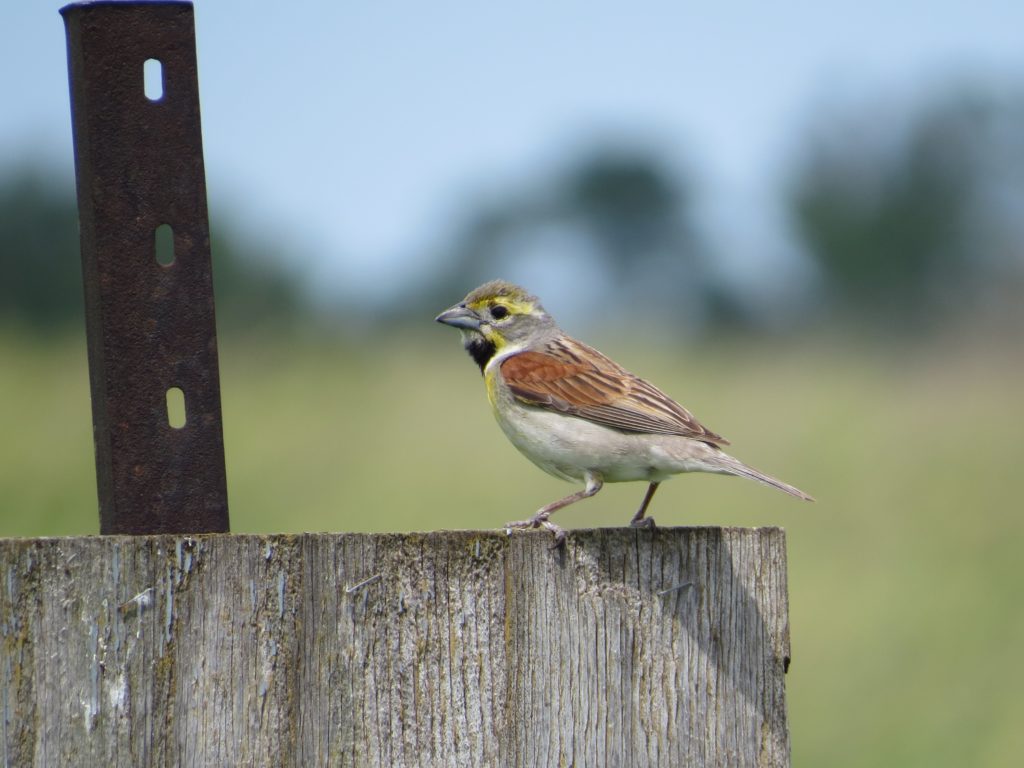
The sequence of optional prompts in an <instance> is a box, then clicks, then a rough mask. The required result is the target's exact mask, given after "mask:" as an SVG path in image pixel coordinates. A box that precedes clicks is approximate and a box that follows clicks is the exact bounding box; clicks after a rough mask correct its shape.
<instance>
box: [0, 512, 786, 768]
mask: <svg viewBox="0 0 1024 768" xmlns="http://www.w3.org/2000/svg"><path fill="white" fill-rule="evenodd" d="M549 546H550V538H549V537H548V536H546V535H543V534H539V533H538V534H532V533H531V534H518V535H514V536H512V537H506V536H505V535H503V534H500V533H493V532H452V533H430V534H403V535H397V534H394V535H369V534H315V535H314V534H306V535H297V536H289V535H277V536H244V535H235V536H226V535H209V536H201V537H176V536H138V537H121V536H114V537H98V538H97V537H89V538H73V539H39V540H0V569H2V574H0V575H2V583H3V585H4V588H3V589H2V590H0V628H2V658H0V690H2V691H3V694H2V695H3V701H2V702H0V705H2V707H3V711H4V713H5V724H4V731H3V737H4V743H3V745H2V746H3V750H4V752H3V754H4V757H5V758H6V763H5V764H9V765H32V764H35V765H70V764H78V765H104V766H107V765H109V766H151V765H183V766H208V765H239V764H245V765H257V766H328V765H330V766H338V765H351V766H407V765H410V766H411V765H417V766H418V765H451V766H456V765H473V766H525V767H530V766H557V765H567V766H571V765H575V766H613V765H614V766H658V765H660V766H683V765H721V766H739V765H759V766H784V765H788V764H789V738H788V732H787V725H786V709H785V686H784V675H785V669H786V666H787V664H788V657H789V630H788V623H787V592H786V556H785V534H784V533H783V531H781V530H780V529H777V528H762V529H721V528H673V529H658V530H656V531H635V530H630V529H614V530H592V531H578V532H573V533H570V535H569V540H568V545H567V547H566V549H565V551H564V552H561V553H560V552H557V551H552V550H550V549H549Z"/></svg>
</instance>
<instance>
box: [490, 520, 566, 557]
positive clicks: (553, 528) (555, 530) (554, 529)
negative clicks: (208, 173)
mask: <svg viewBox="0 0 1024 768" xmlns="http://www.w3.org/2000/svg"><path fill="white" fill-rule="evenodd" d="M549 516H550V513H548V512H538V513H537V514H536V515H534V516H533V517H531V518H530V519H529V520H513V521H512V522H511V523H505V531H506V532H507V533H508V534H509V535H510V536H511V535H512V530H513V529H514V528H524V529H525V528H544V529H545V530H548V531H550V532H551V534H552V535H553V536H554V537H555V543H554V544H553V545H552V546H551V548H552V549H558V548H559V547H561V546H563V545H564V544H565V535H566V534H565V530H563V529H562V528H560V527H559V526H557V525H555V524H554V523H552V522H551V521H550V520H548V517H549Z"/></svg>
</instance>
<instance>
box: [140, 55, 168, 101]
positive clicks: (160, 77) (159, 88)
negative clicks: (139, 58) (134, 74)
mask: <svg viewBox="0 0 1024 768" xmlns="http://www.w3.org/2000/svg"><path fill="white" fill-rule="evenodd" d="M142 84H143V90H144V92H145V94H146V98H147V99H149V100H150V101H160V99H162V98H163V97H164V65H163V64H161V63H160V60H159V59H146V61H145V62H143V64H142Z"/></svg>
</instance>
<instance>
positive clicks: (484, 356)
mask: <svg viewBox="0 0 1024 768" xmlns="http://www.w3.org/2000/svg"><path fill="white" fill-rule="evenodd" d="M464 346H465V347H466V351H467V352H469V356H470V357H472V358H473V360H474V361H475V362H476V364H477V365H479V366H480V373H483V372H484V368H486V367H487V363H488V362H490V359H491V358H492V357H494V353H495V352H496V351H497V347H495V346H494V344H493V343H491V342H490V341H488V340H487V339H485V338H484V337H483V336H480V335H479V334H476V333H474V334H473V335H472V337H470V339H469V340H468V341H466V342H465V344H464Z"/></svg>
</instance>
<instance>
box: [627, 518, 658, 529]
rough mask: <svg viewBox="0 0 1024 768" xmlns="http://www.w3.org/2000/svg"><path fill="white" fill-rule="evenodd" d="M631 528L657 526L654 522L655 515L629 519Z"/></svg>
mask: <svg viewBox="0 0 1024 768" xmlns="http://www.w3.org/2000/svg"><path fill="white" fill-rule="evenodd" d="M629 527H630V528H657V527H658V526H657V525H655V524H654V518H653V517H641V518H640V519H639V520H636V519H633V520H630V521H629Z"/></svg>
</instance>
